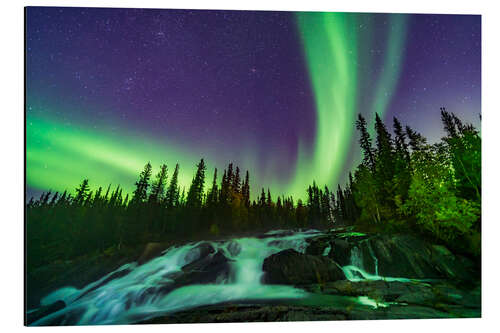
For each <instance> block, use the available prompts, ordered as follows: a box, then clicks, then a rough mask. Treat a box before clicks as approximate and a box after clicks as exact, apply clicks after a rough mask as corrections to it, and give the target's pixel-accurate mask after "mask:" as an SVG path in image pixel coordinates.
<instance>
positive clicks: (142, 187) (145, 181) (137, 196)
mask: <svg viewBox="0 0 500 333" xmlns="http://www.w3.org/2000/svg"><path fill="white" fill-rule="evenodd" d="M151 170H152V168H151V163H149V162H148V163H147V164H146V165H145V166H144V170H143V171H142V172H141V174H140V175H139V180H138V181H137V182H136V183H135V190H134V193H133V197H132V203H133V204H138V203H142V202H144V201H145V200H146V198H147V197H148V187H149V179H150V178H151Z"/></svg>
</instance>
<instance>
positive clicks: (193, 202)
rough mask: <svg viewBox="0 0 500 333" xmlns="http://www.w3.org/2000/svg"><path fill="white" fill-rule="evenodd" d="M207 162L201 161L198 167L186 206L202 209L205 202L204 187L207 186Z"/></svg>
mask: <svg viewBox="0 0 500 333" xmlns="http://www.w3.org/2000/svg"><path fill="white" fill-rule="evenodd" d="M206 169H207V167H206V166H205V161H204V160H203V159H201V160H200V163H198V165H197V170H196V174H195V176H194V178H193V181H192V183H191V186H190V187H189V191H188V194H187V199H186V205H187V206H188V207H191V208H201V206H202V202H203V200H202V199H203V187H204V185H205V171H206Z"/></svg>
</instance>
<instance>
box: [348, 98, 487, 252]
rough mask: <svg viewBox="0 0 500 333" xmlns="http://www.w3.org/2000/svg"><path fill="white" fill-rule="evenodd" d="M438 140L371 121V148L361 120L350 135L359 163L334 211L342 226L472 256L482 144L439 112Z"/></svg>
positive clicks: (477, 226)
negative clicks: (413, 237) (400, 234)
mask: <svg viewBox="0 0 500 333" xmlns="http://www.w3.org/2000/svg"><path fill="white" fill-rule="evenodd" d="M440 113H441V120H442V123H443V127H444V132H445V134H446V135H445V136H444V137H443V138H442V139H441V141H440V142H437V143H434V144H429V143H428V142H427V139H426V138H425V137H423V136H422V135H421V134H420V133H418V132H417V131H415V130H413V129H412V128H411V127H409V126H406V127H404V128H403V125H402V124H401V122H400V121H399V120H398V119H397V118H396V117H394V118H393V134H392V135H391V133H390V132H389V131H388V129H387V127H386V125H385V124H384V123H383V121H382V120H381V118H380V117H379V115H378V114H376V115H375V132H374V133H375V137H374V139H375V142H374V143H373V142H372V138H371V136H370V134H369V132H368V129H367V123H366V120H365V119H364V118H363V117H362V116H361V115H358V118H357V120H356V128H357V130H358V132H359V137H360V138H359V144H360V147H361V150H362V153H363V161H362V163H361V164H359V165H358V167H357V168H356V170H355V172H354V176H352V175H349V183H348V184H347V185H346V186H345V190H344V191H343V192H344V198H343V199H342V200H341V204H340V206H339V214H340V218H341V220H343V221H344V223H346V224H354V225H357V226H359V227H360V228H365V229H371V230H376V231H381V230H384V231H389V232H390V231H402V230H404V231H409V232H416V233H420V234H422V235H424V236H428V237H430V238H432V239H433V240H434V241H438V242H442V243H444V244H446V245H448V246H450V247H453V248H456V249H460V250H462V251H464V252H467V253H472V254H479V252H480V235H481V234H480V231H481V137H480V133H479V131H478V130H477V129H476V128H474V126H473V125H471V124H464V123H463V122H462V121H461V120H460V119H459V118H458V117H457V116H456V115H455V114H453V113H450V112H448V111H447V110H446V109H445V108H441V110H440Z"/></svg>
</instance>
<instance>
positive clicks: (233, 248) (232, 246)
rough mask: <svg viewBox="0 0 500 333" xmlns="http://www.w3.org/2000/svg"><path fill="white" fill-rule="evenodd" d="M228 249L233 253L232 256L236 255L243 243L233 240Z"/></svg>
mask: <svg viewBox="0 0 500 333" xmlns="http://www.w3.org/2000/svg"><path fill="white" fill-rule="evenodd" d="M227 250H228V251H229V254H231V255H232V256H236V255H238V254H239V253H240V251H241V245H240V244H239V243H237V242H233V241H231V242H229V244H228V245H227Z"/></svg>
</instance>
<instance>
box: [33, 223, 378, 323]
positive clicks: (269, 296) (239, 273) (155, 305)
mask: <svg viewBox="0 0 500 333" xmlns="http://www.w3.org/2000/svg"><path fill="white" fill-rule="evenodd" d="M320 234H321V233H320V232H318V231H315V230H309V231H303V232H296V233H293V234H290V233H286V232H283V231H273V232H269V233H267V234H266V235H264V236H263V237H261V238H238V239H232V240H226V241H216V242H205V241H203V242H197V243H189V244H185V245H182V246H178V247H171V248H168V249H167V250H165V251H164V252H163V253H162V255H161V256H159V257H157V258H155V259H153V260H151V261H149V262H147V263H145V264H143V265H138V264H137V263H136V262H132V263H128V264H125V265H123V266H122V267H120V268H118V269H117V270H115V271H113V272H111V273H109V274H107V275H106V276H104V277H102V278H101V279H99V280H98V281H95V282H93V283H90V284H89V285H87V286H86V287H84V288H82V289H76V288H73V287H63V288H60V289H58V290H56V291H54V292H53V293H51V294H49V295H47V296H46V297H45V298H43V299H42V301H41V303H42V305H49V304H52V303H54V302H56V301H58V300H62V301H64V303H65V304H66V307H65V308H64V309H62V310H60V311H57V312H55V313H52V314H50V315H48V316H46V317H44V318H41V319H40V320H38V321H36V322H35V323H33V325H49V324H50V323H51V322H54V321H58V322H59V323H60V324H62V325H95V324H127V323H134V322H138V321H144V320H147V319H150V318H153V317H157V316H160V315H166V314H169V313H174V312H177V311H181V310H187V309H191V308H196V307H199V306H204V305H213V304H219V303H223V302H232V301H240V302H243V301H247V302H248V301H256V302H258V301H261V303H262V301H273V300H280V301H283V300H285V301H286V300H298V299H304V298H307V297H310V296H311V294H310V293H308V292H306V291H304V290H302V289H298V288H295V287H293V286H288V285H269V284H263V283H262V279H263V276H264V271H263V270H262V266H263V262H264V259H265V258H267V257H269V256H270V255H272V254H275V253H277V252H280V251H282V250H285V249H294V250H296V251H298V252H300V253H305V250H306V248H307V245H308V243H307V241H306V240H307V239H308V238H311V237H315V236H318V235H320ZM207 245H209V246H211V247H212V249H213V250H214V251H212V252H211V253H209V254H208V256H212V258H213V257H214V256H216V255H220V254H223V255H224V256H225V257H226V258H227V259H228V262H229V274H224V272H215V274H217V277H216V279H215V283H211V284H190V285H185V286H180V287H175V285H174V283H175V279H178V278H179V276H180V277H181V278H182V275H183V274H185V272H183V270H182V268H183V267H184V266H186V265H188V264H190V263H193V262H195V261H196V260H199V259H201V256H202V255H203V253H202V252H203V250H202V249H203V247H205V248H206V247H207ZM328 251H330V250H328ZM327 254H328V253H326V251H325V253H324V255H327ZM212 258H209V259H210V260H211V259H212ZM343 270H344V272H345V274H346V277H347V278H348V279H349V280H353V281H359V280H362V279H380V278H381V277H379V276H376V275H370V274H368V273H366V272H365V271H364V270H363V267H362V260H361V258H360V253H359V251H356V250H354V251H353V252H352V253H351V265H348V266H345V267H343ZM172 288H173V289H172ZM365 301H366V300H365ZM365 301H363V300H362V299H359V300H358V303H360V304H366V302H365Z"/></svg>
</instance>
